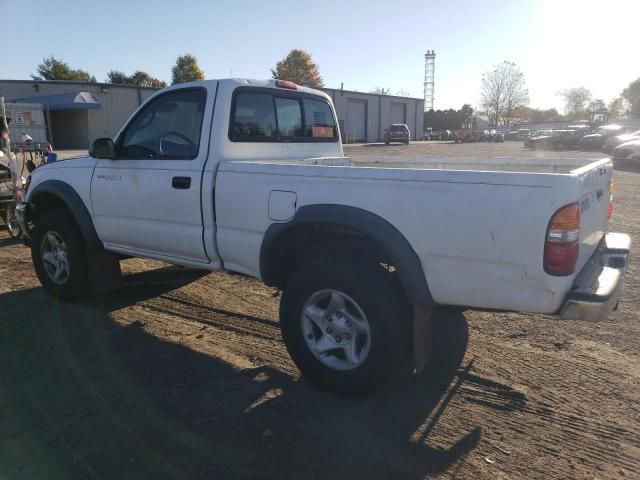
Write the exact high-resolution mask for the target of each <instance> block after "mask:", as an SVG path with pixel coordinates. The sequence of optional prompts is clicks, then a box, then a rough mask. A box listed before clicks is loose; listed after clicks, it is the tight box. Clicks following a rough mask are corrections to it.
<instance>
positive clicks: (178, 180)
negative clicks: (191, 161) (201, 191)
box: [171, 177, 191, 190]
mask: <svg viewBox="0 0 640 480" xmlns="http://www.w3.org/2000/svg"><path fill="white" fill-rule="evenodd" d="M171 186H172V187H173V188H178V189H181V190H187V189H188V188H190V187H191V177H173V178H172V179H171Z"/></svg>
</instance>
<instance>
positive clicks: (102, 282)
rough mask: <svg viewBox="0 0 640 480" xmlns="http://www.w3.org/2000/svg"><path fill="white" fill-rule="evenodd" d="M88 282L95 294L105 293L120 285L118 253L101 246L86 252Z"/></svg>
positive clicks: (120, 273) (120, 274)
mask: <svg viewBox="0 0 640 480" xmlns="http://www.w3.org/2000/svg"><path fill="white" fill-rule="evenodd" d="M87 263H88V269H89V283H90V284H91V291H92V292H93V293H96V294H100V293H107V292H111V291H113V290H116V289H117V288H120V287H121V286H122V272H121V270H120V257H119V256H118V254H116V253H113V252H108V251H106V250H104V249H103V248H99V249H94V250H91V251H89V252H87Z"/></svg>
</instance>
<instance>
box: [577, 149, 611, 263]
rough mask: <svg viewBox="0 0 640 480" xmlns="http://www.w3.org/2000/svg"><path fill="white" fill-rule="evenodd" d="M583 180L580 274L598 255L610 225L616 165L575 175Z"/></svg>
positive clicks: (590, 168) (598, 165) (596, 164)
mask: <svg viewBox="0 0 640 480" xmlns="http://www.w3.org/2000/svg"><path fill="white" fill-rule="evenodd" d="M573 173H575V174H577V175H578V178H579V179H580V200H579V204H580V256H579V257H578V264H577V265H576V271H578V272H579V271H580V270H581V269H582V267H584V265H585V264H586V263H587V261H588V260H589V259H590V258H591V256H592V255H593V253H594V252H595V250H596V248H597V247H598V244H599V243H600V241H601V240H602V237H603V236H604V234H605V233H606V231H607V226H608V224H609V201H610V200H611V194H612V192H611V191H610V181H611V178H612V175H613V164H612V163H611V161H610V160H608V159H604V160H600V161H598V162H594V163H591V164H589V165H587V166H585V167H583V168H581V169H578V170H576V171H574V172H573Z"/></svg>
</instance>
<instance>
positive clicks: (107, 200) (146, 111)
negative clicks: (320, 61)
mask: <svg viewBox="0 0 640 480" xmlns="http://www.w3.org/2000/svg"><path fill="white" fill-rule="evenodd" d="M212 85H213V90H211V88H209V87H207V88H205V87H197V88H180V89H176V90H172V91H168V92H166V93H163V94H161V95H159V96H156V97H154V98H152V99H151V100H150V101H149V102H147V103H146V104H145V105H144V106H143V107H142V108H141V109H140V110H139V111H138V112H137V113H136V114H135V116H134V117H133V118H132V119H131V121H130V122H129V123H128V125H127V126H126V127H125V128H124V129H123V130H122V131H121V132H120V134H119V136H118V138H117V139H116V156H117V158H116V159H115V160H105V159H100V160H98V163H97V165H96V168H95V170H94V173H93V179H92V182H91V201H92V208H93V214H94V222H95V226H96V230H97V232H98V235H99V236H100V238H101V239H102V241H103V242H104V244H105V247H107V248H109V249H111V250H115V251H121V252H124V253H131V254H134V255H135V254H139V255H141V256H150V257H156V258H166V259H168V260H171V259H177V260H188V261H194V262H205V263H208V262H209V260H210V258H209V256H207V252H206V251H205V247H204V243H203V225H202V209H201V198H203V195H202V191H201V188H202V187H201V178H202V172H203V169H204V165H205V163H206V160H207V155H208V142H209V138H208V136H209V131H210V125H211V117H212V112H213V106H212V105H213V98H214V97H215V83H214V84H212ZM204 198H208V199H210V198H211V195H207V196H204ZM211 254H213V252H211ZM211 260H216V259H213V258H212V259H211Z"/></svg>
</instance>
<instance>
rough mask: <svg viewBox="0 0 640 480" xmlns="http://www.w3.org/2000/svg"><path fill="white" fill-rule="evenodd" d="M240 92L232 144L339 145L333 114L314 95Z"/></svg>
mask: <svg viewBox="0 0 640 480" xmlns="http://www.w3.org/2000/svg"><path fill="white" fill-rule="evenodd" d="M256 90H257V89H254V88H252V89H251V91H248V90H244V89H236V92H235V94H234V98H233V102H232V108H231V123H230V126H229V140H231V141H233V142H300V143H304V142H327V141H328V142H335V141H337V139H338V131H337V129H336V123H335V119H334V117H333V111H332V110H331V107H330V106H329V103H328V102H326V101H324V100H319V99H316V98H311V96H310V95H304V94H293V93H289V92H286V93H284V92H282V93H281V92H279V91H277V90H276V91H272V90H270V89H269V90H266V89H265V90H264V91H258V92H257V91H256Z"/></svg>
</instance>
